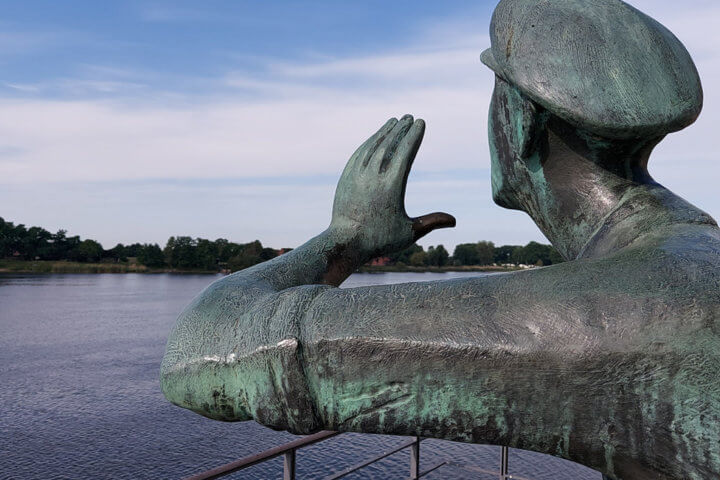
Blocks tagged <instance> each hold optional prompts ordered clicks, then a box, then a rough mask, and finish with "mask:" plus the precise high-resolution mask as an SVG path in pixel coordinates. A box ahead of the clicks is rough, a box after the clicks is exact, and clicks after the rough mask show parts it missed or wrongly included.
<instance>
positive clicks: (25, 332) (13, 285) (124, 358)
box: [0, 273, 600, 480]
mask: <svg viewBox="0 0 720 480" xmlns="http://www.w3.org/2000/svg"><path fill="white" fill-rule="evenodd" d="M462 275H467V274H463V273H457V274H374V275H370V274H356V275H353V276H352V277H351V278H350V279H349V280H348V281H347V282H346V284H345V285H343V286H354V285H369V284H378V283H398V282H408V281H424V280H435V279H442V278H451V277H454V276H462ZM216 278H218V277H216V276H212V275H134V274H126V275H43V276H30V275H22V276H9V275H5V276H3V275H0V478H3V479H6V478H7V479H10V478H12V479H34V478H43V479H45V478H47V479H52V478H63V479H65V478H66V479H85V478H92V479H146V478H147V479H162V478H169V479H173V478H181V477H183V476H186V475H189V474H192V473H196V472H199V471H202V470H205V469H209V468H212V467H216V466H218V465H221V464H223V463H227V462H230V461H233V460H236V459H238V458H240V457H243V456H246V455H249V454H252V453H256V452H259V451H261V450H264V449H267V448H270V447H273V446H275V445H278V444H281V443H284V442H287V441H289V440H291V439H293V438H295V437H293V436H292V435H289V434H287V433H283V432H275V431H272V430H269V429H266V428H264V427H261V426H259V425H257V424H255V423H254V422H243V423H222V422H216V421H212V420H208V419H206V418H203V417H201V416H199V415H196V414H193V413H191V412H189V411H187V410H183V409H181V408H177V407H174V406H173V405H171V404H169V403H168V402H167V401H165V399H164V398H163V396H162V393H161V392H160V389H159V384H158V375H159V372H158V371H159V367H160V360H161V358H162V355H163V350H164V347H165V340H166V338H167V335H168V332H169V331H170V328H171V327H172V325H173V324H174V322H175V318H176V317H177V315H178V313H179V312H180V311H181V310H182V308H183V307H184V306H185V304H187V303H188V302H189V300H190V299H191V298H192V297H193V296H194V295H196V294H197V293H198V292H199V291H200V290H202V289H203V288H204V287H205V286H206V285H208V284H209V283H210V282H212V281H213V280H215V279H216ZM403 440H404V439H403V438H402V437H392V436H381V435H357V434H345V435H341V436H338V437H334V438H332V439H330V440H327V441H325V442H323V443H320V444H317V445H314V446H312V447H308V448H307V449H303V450H300V451H299V453H298V457H297V465H298V477H299V478H322V477H323V476H324V475H327V474H329V473H331V472H335V471H338V470H342V469H343V468H346V467H348V466H350V465H353V464H355V463H357V462H359V461H361V460H362V459H364V458H368V457H371V456H373V455H375V454H379V453H381V452H382V451H384V450H387V449H389V448H391V447H392V446H393V445H397V444H399V443H401V442H402V441H403ZM421 459H422V467H423V468H426V467H429V466H430V465H432V464H434V463H437V462H439V461H441V460H446V459H449V460H452V462H454V463H455V464H459V465H470V466H474V467H477V466H479V467H483V468H488V469H493V470H496V469H498V466H499V448H497V447H489V446H481V445H467V444H459V443H453V442H444V441H438V440H426V441H425V442H423V444H422V449H421ZM408 464H409V453H408V452H407V450H405V451H403V452H400V453H398V454H395V455H393V456H391V457H388V458H387V459H385V460H383V461H381V462H379V463H377V464H375V465H372V466H370V467H367V468H365V469H363V470H361V471H359V472H358V473H356V474H353V475H351V476H348V477H346V478H355V479H358V478H405V477H406V476H407V475H408ZM510 471H511V473H514V474H515V475H521V476H524V477H528V478H533V479H553V480H585V479H588V480H589V479H592V480H599V479H600V475H599V474H597V473H596V472H593V471H591V470H588V469H586V468H584V467H581V466H579V465H575V464H572V463H569V462H565V461H562V460H558V459H554V458H552V457H547V456H541V455H537V454H533V453H529V452H521V451H515V450H511V454H510ZM228 478H253V479H265V478H282V464H281V460H279V459H275V460H273V461H271V462H269V463H266V464H262V465H257V466H255V467H252V468H251V469H249V470H245V471H243V472H238V473H237V474H235V475H232V476H230V477H228ZM426 478H435V479H443V478H475V479H488V480H489V479H493V478H497V477H495V476H489V475H484V476H483V475H482V474H479V473H477V472H473V471H471V470H468V469H466V468H463V467H462V466H455V465H454V466H446V467H443V468H441V469H439V470H437V471H436V472H434V473H432V474H430V475H428V477H426Z"/></svg>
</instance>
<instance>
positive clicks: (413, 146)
mask: <svg viewBox="0 0 720 480" xmlns="http://www.w3.org/2000/svg"><path fill="white" fill-rule="evenodd" d="M424 133H425V122H423V121H422V120H420V119H418V120H416V121H413V117H412V116H411V115H405V116H404V117H402V118H401V119H400V120H399V121H398V120H397V119H395V118H392V119H390V120H388V122H387V123H386V124H385V125H383V127H382V128H380V130H378V131H377V133H375V134H374V135H373V136H372V137H370V138H369V139H368V140H367V141H366V142H365V143H363V144H362V145H361V146H360V148H358V149H357V151H355V153H354V154H353V155H352V157H350V160H349V161H348V163H347V166H346V167H345V170H344V171H343V174H342V176H341V177H340V181H339V182H338V186H337V190H336V192H335V202H334V205H333V214H332V222H331V228H332V229H333V230H334V231H336V232H338V233H339V234H340V235H341V237H344V238H345V239H346V240H347V241H348V243H350V244H352V245H353V248H360V249H361V250H362V252H361V253H362V254H363V256H365V257H367V258H372V257H375V256H380V255H383V254H387V253H392V252H394V251H398V250H402V249H403V248H406V247H408V246H410V245H412V243H413V242H414V241H416V240H417V239H419V238H421V237H423V236H424V235H426V234H428V233H430V232H431V231H432V230H435V229H436V228H446V227H454V226H455V218H454V217H453V216H451V215H448V214H447V213H431V214H428V215H423V216H421V217H417V218H410V217H409V216H408V214H407V213H406V211H405V187H406V185H407V178H408V174H409V173H410V168H411V167H412V163H413V160H415V155H416V154H417V151H418V148H420V144H421V143H422V139H423V135H424Z"/></svg>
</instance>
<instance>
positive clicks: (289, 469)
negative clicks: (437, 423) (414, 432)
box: [185, 430, 530, 480]
mask: <svg viewBox="0 0 720 480" xmlns="http://www.w3.org/2000/svg"><path fill="white" fill-rule="evenodd" d="M337 435H340V433H339V432H331V431H327V430H325V431H322V432H318V433H316V434H314V435H308V436H306V437H303V438H298V439H297V440H293V441H292V442H289V443H286V444H284V445H279V446H277V447H273V448H271V449H268V450H265V451H264V452H260V453H256V454H254V455H250V456H247V457H245V458H241V459H240V460H236V461H234V462H231V463H228V464H225V465H222V466H220V467H217V468H213V469H212V470H207V471H205V472H202V473H198V474H196V475H193V476H191V477H187V478H186V479H185V480H208V479H213V478H220V477H223V476H225V475H229V474H231V473H234V472H237V471H239V470H242V469H245V468H248V467H251V466H253V465H257V464H258V463H262V462H266V461H268V460H271V459H273V458H276V457H279V456H280V455H282V456H283V480H295V452H297V450H299V449H301V448H303V447H307V446H309V445H312V444H314V443H318V442H322V441H323V440H327V439H328V438H332V437H335V436H337ZM422 441H423V439H422V438H420V437H411V438H410V439H408V440H406V441H404V442H403V443H401V444H400V445H398V446H396V447H393V448H391V449H390V450H387V451H385V452H383V453H381V454H380V455H377V456H375V457H372V458H370V459H368V460H364V461H362V462H360V463H357V464H355V465H353V466H351V467H348V468H346V469H344V470H341V471H339V472H336V473H333V474H330V475H328V476H327V477H325V480H336V479H339V478H342V477H344V476H346V475H349V474H351V473H353V472H356V471H358V470H360V469H361V468H364V467H367V466H368V465H371V464H373V463H375V462H378V461H380V460H382V459H383V458H386V457H389V456H390V455H393V454H395V453H398V452H400V451H401V450H404V449H406V448H410V477H409V478H410V480H416V479H418V478H422V477H424V476H425V475H427V474H429V473H430V472H434V471H435V470H437V469H438V468H440V467H443V466H452V467H456V468H461V469H463V470H468V471H471V472H477V473H486V474H490V475H497V476H498V479H499V480H511V479H512V480H530V479H528V478H525V477H520V476H517V475H510V473H509V470H508V456H509V449H508V447H502V450H501V454H500V471H496V470H486V469H484V468H480V467H475V466H470V465H464V464H459V463H455V462H451V461H449V460H445V461H442V462H438V463H436V464H434V465H432V466H431V467H429V468H427V469H425V470H423V471H420V442H422Z"/></svg>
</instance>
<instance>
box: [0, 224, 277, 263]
mask: <svg viewBox="0 0 720 480" xmlns="http://www.w3.org/2000/svg"><path fill="white" fill-rule="evenodd" d="M285 250H290V249H285ZM279 253H280V251H278V250H275V249H272V248H266V247H263V245H262V243H260V241H259V240H255V241H254V242H250V243H244V244H240V243H234V242H230V241H228V240H226V239H224V238H219V239H217V240H215V241H212V240H206V239H204V238H192V237H183V236H180V237H170V238H169V239H168V241H167V243H166V244H165V247H164V248H161V247H160V245H158V244H157V243H133V244H131V245H123V244H121V243H119V244H117V245H115V246H114V247H113V248H110V249H107V250H106V249H104V248H103V247H102V245H101V244H100V242H98V241H96V240H92V239H85V240H82V239H81V238H80V237H79V236H77V235H76V236H68V235H67V231H65V230H58V231H57V232H56V233H51V232H49V231H47V230H45V229H44V228H41V227H25V225H23V224H18V225H14V224H13V223H12V222H8V221H5V220H4V219H3V218H1V217H0V258H17V259H22V260H54V261H71V262H88V263H97V262H129V261H131V260H133V261H136V262H137V263H139V264H142V265H145V266H147V267H150V268H171V269H178V270H213V271H215V270H223V269H227V270H232V271H236V270H241V269H243V268H246V267H249V266H252V265H255V264H257V263H260V262H264V261H265V260H269V259H271V258H274V257H276V256H278V255H279Z"/></svg>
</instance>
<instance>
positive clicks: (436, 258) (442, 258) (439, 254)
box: [425, 245, 450, 267]
mask: <svg viewBox="0 0 720 480" xmlns="http://www.w3.org/2000/svg"><path fill="white" fill-rule="evenodd" d="M449 259H450V254H449V253H448V251H447V250H445V247H443V246H442V245H438V246H437V247H435V248H433V247H430V248H429V249H428V252H427V258H426V260H425V262H426V263H427V264H428V265H432V266H434V267H444V266H445V265H447V263H448V260H449Z"/></svg>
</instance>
